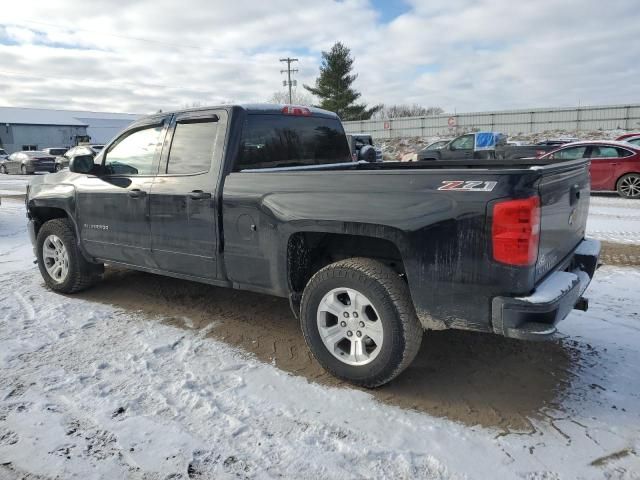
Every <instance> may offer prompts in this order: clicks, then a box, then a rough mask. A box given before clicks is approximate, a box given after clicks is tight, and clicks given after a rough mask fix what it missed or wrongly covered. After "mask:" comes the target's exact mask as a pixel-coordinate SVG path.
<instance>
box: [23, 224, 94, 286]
mask: <svg viewBox="0 0 640 480" xmlns="http://www.w3.org/2000/svg"><path fill="white" fill-rule="evenodd" d="M36 254H37V257H38V267H39V268H40V274H41V275H42V278H43V279H44V281H45V283H46V284H47V286H48V287H49V288H50V289H51V290H55V291H56V292H61V293H75V292H79V291H81V290H84V289H86V288H88V287H90V286H91V285H93V284H94V283H95V282H97V281H98V280H99V279H100V276H101V274H102V271H103V266H102V265H97V264H93V263H89V262H87V261H86V260H85V258H84V257H83V256H82V253H81V252H80V249H79V247H78V243H77V241H76V235H75V232H74V229H73V226H72V225H71V222H70V221H69V220H68V219H66V218H57V219H54V220H49V221H48V222H46V223H45V224H44V225H42V227H40V230H39V231H38V237H37V239H36ZM56 261H59V263H60V265H61V270H64V271H65V273H64V275H62V274H61V275H59V276H58V275H57V273H58V271H57V269H54V268H53V267H54V263H55V262H56Z"/></svg>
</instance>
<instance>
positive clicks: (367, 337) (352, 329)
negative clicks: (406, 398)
mask: <svg viewBox="0 0 640 480" xmlns="http://www.w3.org/2000/svg"><path fill="white" fill-rule="evenodd" d="M300 321H301V326H302V332H303V334H304V338H305V340H306V342H307V345H308V346H309V348H310V350H311V352H312V353H313V355H314V356H315V358H316V359H317V360H318V362H319V363H320V365H322V367H323V368H324V369H325V370H327V371H329V372H330V373H331V374H333V375H335V376H336V377H338V378H341V379H344V380H347V381H349V382H351V383H354V384H356V385H360V386H364V387H370V388H372V387H378V386H380V385H383V384H385V383H387V382H389V381H391V380H392V379H393V378H395V377H396V376H398V375H399V374H400V373H401V372H402V371H403V370H404V369H405V368H406V367H408V366H409V364H410V363H411V362H412V361H413V359H414V358H415V356H416V354H417V353H418V350H419V348H420V343H421V342H422V334H423V331H422V326H421V325H420V322H419V321H418V318H417V317H416V314H415V311H414V308H413V304H412V302H411V297H410V294H409V289H408V287H407V284H406V283H405V282H404V281H403V280H402V279H401V278H400V276H399V275H398V274H397V273H396V272H394V271H393V270H392V269H391V268H389V267H387V266H386V265H384V264H382V263H380V262H378V261H376V260H372V259H369V258H351V259H347V260H342V261H339V262H336V263H333V264H331V265H328V266H326V267H325V268H323V269H322V270H320V271H319V272H318V273H316V274H315V275H314V276H313V277H312V278H311V280H310V281H309V283H308V284H307V286H306V288H305V290H304V294H303V296H302V305H301V311H300Z"/></svg>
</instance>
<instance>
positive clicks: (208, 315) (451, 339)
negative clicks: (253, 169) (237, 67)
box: [78, 242, 640, 433]
mask: <svg viewBox="0 0 640 480" xmlns="http://www.w3.org/2000/svg"><path fill="white" fill-rule="evenodd" d="M602 260H603V262H604V263H607V264H616V265H640V247H638V246H637V245H622V244H616V243H608V242H603V252H602ZM78 296H80V297H82V298H86V299H87V300H92V301H98V302H104V303H109V304H112V305H115V306H117V307H121V308H125V309H129V310H131V311H140V312H143V313H146V314H149V315H162V316H164V317H167V318H168V320H167V321H168V322H169V323H171V324H173V325H177V326H182V327H188V328H197V329H207V330H208V331H209V332H208V335H210V336H211V337H213V338H216V339H219V340H222V341H224V342H226V343H228V344H230V345H233V346H236V347H240V348H242V349H243V350H245V351H247V352H250V353H253V354H255V355H256V357H257V358H259V359H260V360H262V361H264V362H269V363H273V364H274V365H276V366H277V367H278V368H280V369H282V370H285V371H287V372H290V373H291V374H295V375H301V376H304V377H306V378H308V379H309V380H310V381H314V382H318V383H322V384H326V385H333V386H343V387H344V388H353V387H352V386H351V385H348V384H345V383H343V382H340V381H339V380H336V379H335V378H334V377H332V376H330V375H328V374H327V373H326V372H324V370H322V368H321V367H320V366H319V365H318V363H317V362H316V361H315V359H313V357H312V356H311V354H310V352H309V350H308V348H307V346H306V345H305V343H304V339H303V337H302V334H301V332H300V327H299V324H298V321H297V320H296V319H295V318H294V317H293V315H292V314H291V311H290V309H289V304H288V302H287V300H285V299H281V298H275V297H271V296H267V295H260V294H257V293H251V292H244V291H236V290H231V289H225V288H218V287H213V286H209V285H204V284H199V283H195V282H189V281H186V280H177V279H173V278H169V277H162V276H159V275H152V274H147V273H142V272H134V271H127V270H121V269H115V268H107V272H106V274H105V279H104V281H102V282H101V283H99V284H98V285H97V286H96V287H94V288H93V289H91V290H89V291H87V292H83V293H81V294H79V295H78ZM581 355H582V356H584V353H583V352H579V351H578V349H575V348H574V347H573V345H572V341H571V340H556V341H551V342H542V343H533V342H521V341H517V340H510V339H506V338H502V337H498V336H494V335H489V334H482V333H476V332H464V331H430V332H428V333H427V334H426V335H425V336H424V338H423V342H422V347H421V349H420V352H419V354H418V356H417V358H416V360H415V361H414V362H413V364H412V365H411V366H410V367H409V368H408V369H407V370H406V372H405V373H404V374H403V375H401V376H400V377H399V378H398V379H396V380H395V381H394V382H392V383H390V384H389V385H386V386H384V387H382V388H379V389H376V390H374V391H373V392H372V393H373V394H374V395H375V396H376V397H377V398H378V399H379V400H381V401H383V402H385V403H388V404H391V405H396V406H399V407H402V408H411V409H415V410H418V411H423V412H427V413H429V414H431V415H435V416H440V417H447V418H449V419H452V420H456V421H460V422H462V423H464V424H466V425H482V426H492V427H497V428H499V429H502V430H503V431H504V432H505V433H506V432H510V431H513V430H532V429H535V427H534V426H533V425H532V424H531V422H530V420H529V419H530V418H537V417H541V416H544V413H543V411H544V410H547V409H549V408H553V407H556V406H557V405H558V404H559V403H561V401H562V399H563V395H564V392H565V390H566V389H567V388H568V386H569V384H570V381H571V375H572V373H571V369H570V368H569V367H570V365H571V364H573V363H575V362H576V361H579V360H580V359H579V358H578V357H579V356H581Z"/></svg>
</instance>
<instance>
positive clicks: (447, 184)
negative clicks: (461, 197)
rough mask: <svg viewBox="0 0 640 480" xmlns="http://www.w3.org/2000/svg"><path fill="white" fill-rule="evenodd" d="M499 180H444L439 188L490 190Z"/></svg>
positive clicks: (465, 190) (473, 190) (469, 190)
mask: <svg viewBox="0 0 640 480" xmlns="http://www.w3.org/2000/svg"><path fill="white" fill-rule="evenodd" d="M497 184H498V182H480V181H478V180H466V181H465V180H443V181H442V186H441V187H439V188H438V190H459V191H463V192H490V191H492V190H493V189H494V187H495V186H496V185H497Z"/></svg>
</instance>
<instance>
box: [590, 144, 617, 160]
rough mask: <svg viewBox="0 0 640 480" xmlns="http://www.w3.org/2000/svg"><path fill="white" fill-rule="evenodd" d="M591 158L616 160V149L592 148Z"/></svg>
mask: <svg viewBox="0 0 640 480" xmlns="http://www.w3.org/2000/svg"><path fill="white" fill-rule="evenodd" d="M590 157H591V158H618V149H617V148H615V147H606V146H593V147H591V155H590Z"/></svg>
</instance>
